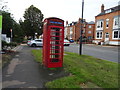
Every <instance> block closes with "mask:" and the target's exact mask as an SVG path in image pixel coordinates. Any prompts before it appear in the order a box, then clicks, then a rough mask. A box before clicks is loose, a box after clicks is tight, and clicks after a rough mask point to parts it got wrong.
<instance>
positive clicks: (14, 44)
mask: <svg viewBox="0 0 120 90" xmlns="http://www.w3.org/2000/svg"><path fill="white" fill-rule="evenodd" d="M9 46H15V47H16V46H17V43H16V42H11V43H9Z"/></svg>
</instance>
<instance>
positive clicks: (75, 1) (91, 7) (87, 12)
mask: <svg viewBox="0 0 120 90" xmlns="http://www.w3.org/2000/svg"><path fill="white" fill-rule="evenodd" d="M4 1H5V2H8V3H6V5H7V8H9V12H10V13H12V14H13V17H14V19H15V20H17V21H18V20H19V19H20V18H21V19H22V20H24V18H23V15H24V12H25V10H26V9H27V8H29V7H30V6H31V5H34V6H35V7H37V8H38V9H40V10H41V12H42V13H43V15H44V18H48V17H58V18H61V19H63V20H64V21H68V22H69V23H71V22H72V21H78V19H79V18H81V13H82V0H4ZM119 1H120V0H84V13H83V18H84V19H86V21H87V22H90V21H95V16H96V15H98V14H99V13H100V12H101V5H102V4H104V5H105V9H109V8H111V7H114V6H117V5H118V2H119Z"/></svg>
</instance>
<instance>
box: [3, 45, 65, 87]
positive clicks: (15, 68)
mask: <svg viewBox="0 0 120 90" xmlns="http://www.w3.org/2000/svg"><path fill="white" fill-rule="evenodd" d="M32 49H33V48H31V47H28V46H25V45H22V46H19V47H18V48H17V50H16V51H19V54H16V55H15V57H14V58H13V59H12V60H11V62H10V64H9V65H8V66H7V67H5V68H3V73H2V74H3V75H2V80H3V81H2V86H3V88H44V84H45V82H47V81H50V80H53V79H56V78H58V77H61V76H64V75H65V74H64V71H63V70H56V71H53V70H52V71H50V70H48V69H46V68H44V67H43V66H40V65H39V63H37V62H35V61H34V57H33V55H32V54H31V50H32ZM35 49H39V48H35Z"/></svg>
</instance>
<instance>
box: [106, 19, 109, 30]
mask: <svg viewBox="0 0 120 90" xmlns="http://www.w3.org/2000/svg"><path fill="white" fill-rule="evenodd" d="M108 26H109V19H106V28H108Z"/></svg>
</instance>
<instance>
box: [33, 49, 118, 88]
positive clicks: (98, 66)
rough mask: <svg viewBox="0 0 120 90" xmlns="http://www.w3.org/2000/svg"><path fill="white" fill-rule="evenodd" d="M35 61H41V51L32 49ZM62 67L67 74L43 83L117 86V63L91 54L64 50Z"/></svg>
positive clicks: (75, 86) (77, 86)
mask: <svg viewBox="0 0 120 90" xmlns="http://www.w3.org/2000/svg"><path fill="white" fill-rule="evenodd" d="M32 53H33V54H34V56H35V60H36V61H37V62H42V51H41V50H32ZM63 68H64V69H65V70H66V71H67V72H69V73H70V75H69V76H67V77H63V78H59V79H56V80H53V81H50V82H47V83H46V84H45V86H46V87H48V88H118V63H114V62H110V61H106V60H101V59H97V58H94V57H92V56H87V55H82V56H79V55H78V54H76V53H71V52H65V55H64V63H63Z"/></svg>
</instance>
